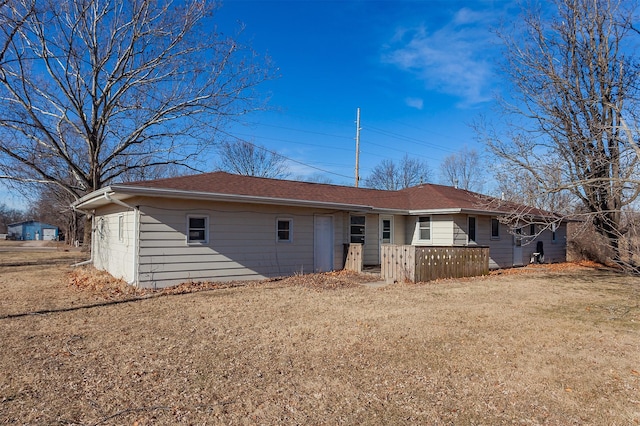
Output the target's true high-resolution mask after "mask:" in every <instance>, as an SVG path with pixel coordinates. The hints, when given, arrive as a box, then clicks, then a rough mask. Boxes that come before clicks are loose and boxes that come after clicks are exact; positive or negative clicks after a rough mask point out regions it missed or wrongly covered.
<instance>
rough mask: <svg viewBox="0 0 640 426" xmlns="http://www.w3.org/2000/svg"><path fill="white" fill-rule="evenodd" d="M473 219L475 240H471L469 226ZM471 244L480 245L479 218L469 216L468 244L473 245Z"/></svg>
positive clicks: (468, 228) (468, 227) (469, 228)
mask: <svg viewBox="0 0 640 426" xmlns="http://www.w3.org/2000/svg"><path fill="white" fill-rule="evenodd" d="M471 219H473V222H474V229H473V233H474V236H473V238H471V227H470V226H469V221H470V220H471ZM471 243H473V244H478V217H477V216H467V244H471Z"/></svg>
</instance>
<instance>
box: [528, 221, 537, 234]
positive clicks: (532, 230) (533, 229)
mask: <svg viewBox="0 0 640 426" xmlns="http://www.w3.org/2000/svg"><path fill="white" fill-rule="evenodd" d="M529 235H531V236H534V235H536V224H535V223H532V224H531V225H529Z"/></svg>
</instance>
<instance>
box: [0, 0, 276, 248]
mask: <svg viewBox="0 0 640 426" xmlns="http://www.w3.org/2000/svg"><path fill="white" fill-rule="evenodd" d="M216 8H217V5H216V4H214V3H212V2H211V1H207V0H185V1H181V2H175V1H171V0H133V1H131V0H12V1H8V2H6V3H4V4H0V19H2V26H1V28H0V46H3V47H4V50H2V51H1V52H0V53H1V55H0V177H2V178H5V179H9V180H11V181H13V182H20V183H25V182H30V183H43V184H47V185H55V186H58V187H59V188H60V189H62V190H63V191H66V192H67V193H68V194H69V195H70V196H71V198H72V199H77V198H78V197H81V196H82V195H84V194H86V193H87V192H89V191H93V190H96V189H99V188H101V187H103V186H104V185H107V184H109V183H110V182H114V181H115V182H117V181H119V180H124V179H125V176H126V175H132V174H136V173H138V174H139V175H140V176H143V175H144V171H145V170H149V169H151V168H154V167H155V168H157V167H163V166H167V165H177V166H180V167H183V168H188V169H191V170H198V169H199V168H201V167H202V166H204V165H205V164H206V163H207V162H208V161H209V160H210V159H209V150H211V149H212V147H213V144H214V143H215V141H216V131H217V130H218V129H221V128H223V127H224V126H225V124H226V123H227V120H229V119H230V118H232V117H237V116H240V115H243V114H245V113H247V112H249V111H251V110H253V109H256V108H261V107H262V103H261V102H262V100H261V99H260V97H259V96H258V94H257V92H256V86H257V85H258V84H259V83H261V82H262V81H264V80H266V79H269V78H271V77H272V74H271V67H270V66H269V64H268V61H266V60H265V59H263V58H261V57H259V56H258V55H256V54H255V52H253V51H252V50H250V49H249V48H247V47H244V46H242V45H241V44H239V38H240V35H239V34H237V35H235V36H232V37H228V36H224V35H223V34H221V33H219V32H218V31H217V29H216V27H215V25H214V21H213V19H214V17H215V15H214V12H215V11H216ZM240 31H241V29H240ZM87 228H89V227H87ZM86 237H87V238H88V237H89V236H88V235H87V236H86Z"/></svg>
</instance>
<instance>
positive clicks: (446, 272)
mask: <svg viewBox="0 0 640 426" xmlns="http://www.w3.org/2000/svg"><path fill="white" fill-rule="evenodd" d="M380 260H381V264H380V269H381V274H382V278H383V279H384V280H385V281H387V282H404V281H412V282H423V281H431V280H437V279H439V278H461V277H474V276H477V275H486V274H488V273H489V247H418V246H407V245H394V244H383V245H382V248H381V259H380Z"/></svg>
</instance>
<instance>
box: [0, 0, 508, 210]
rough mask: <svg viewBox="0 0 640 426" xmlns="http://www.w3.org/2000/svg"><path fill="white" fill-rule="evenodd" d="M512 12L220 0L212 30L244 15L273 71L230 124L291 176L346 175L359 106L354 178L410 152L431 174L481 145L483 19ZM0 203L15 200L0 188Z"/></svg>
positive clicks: (434, 1) (500, 7) (413, 4)
mask: <svg viewBox="0 0 640 426" xmlns="http://www.w3.org/2000/svg"><path fill="white" fill-rule="evenodd" d="M517 12H518V11H517V8H516V7H515V2H513V1H507V0H467V1H462V0H460V1H458V0H422V1H419V0H411V1H408V0H407V1H371V0H345V1H338V0H226V1H225V2H224V3H223V5H222V7H221V9H219V10H218V11H217V12H216V15H215V17H214V22H216V25H217V26H218V29H219V30H222V31H223V32H225V33H228V34H233V33H234V32H235V31H236V30H237V29H238V26H239V24H240V23H242V24H244V26H245V29H244V32H243V34H242V37H241V41H242V42H244V43H249V44H251V46H252V47H253V48H254V49H255V50H256V51H257V52H258V53H260V54H266V55H268V56H269V57H270V58H271V59H272V61H273V63H274V65H275V66H276V67H277V68H278V72H277V73H278V75H279V78H277V79H275V80H273V81H269V82H266V83H265V84H264V85H263V86H262V87H261V88H260V90H262V91H264V92H268V93H269V94H270V102H269V107H270V110H269V111H264V112H258V113H252V114H250V115H247V116H244V117H242V119H241V122H239V123H237V124H235V125H233V126H232V127H230V128H229V129H227V130H228V131H229V133H230V134H231V135H233V137H234V138H238V139H242V140H247V141H250V142H253V143H256V144H259V145H263V146H265V147H266V148H268V149H270V150H273V151H276V152H278V153H280V154H282V155H284V156H286V157H287V158H289V159H291V160H292V161H290V163H289V165H290V168H291V171H292V176H291V177H293V178H296V177H305V176H311V175H321V176H323V177H325V178H328V179H330V180H331V181H332V182H333V183H336V184H346V185H353V183H354V166H355V134H356V125H355V119H356V109H357V108H360V109H361V129H362V130H361V133H360V137H361V147H360V176H361V178H363V179H364V178H366V176H367V175H368V174H369V173H370V172H371V170H372V169H373V167H375V165H376V164H378V163H380V162H381V161H382V160H384V159H391V160H394V161H397V160H399V159H400V158H402V157H403V156H404V155H405V154H409V155H411V156H413V157H415V158H419V159H421V160H425V161H426V162H427V163H428V164H429V166H430V168H431V170H432V176H431V181H434V182H438V180H439V165H440V162H441V161H442V159H443V158H444V157H446V156H447V155H450V154H452V153H455V152H457V151H458V150H460V149H461V148H462V147H463V146H464V145H467V146H468V147H470V148H476V149H477V150H479V151H482V149H483V147H482V146H481V145H479V144H478V142H476V141H475V138H474V137H475V134H474V132H473V130H472V129H471V128H470V127H469V123H470V122H471V121H473V120H474V119H475V118H477V117H478V116H479V115H481V114H483V115H486V116H489V117H490V116H491V114H492V105H493V103H492V99H493V95H494V94H495V93H496V92H498V91H500V90H501V88H503V83H502V82H501V79H500V77H499V70H498V66H499V64H498V61H499V60H500V59H499V54H500V51H499V48H498V45H497V40H496V38H495V36H494V35H493V33H492V32H491V31H490V30H491V28H494V27H496V26H499V25H500V24H501V23H503V21H504V22H508V21H509V20H511V19H512V18H513V16H515V15H516V14H517ZM214 162H215V159H212V160H211V164H212V168H213V164H214ZM0 203H5V204H8V205H9V206H18V207H19V206H21V205H23V203H22V201H21V197H20V196H19V195H16V194H13V195H12V194H10V193H9V192H8V191H6V190H5V191H3V190H2V188H1V187H0Z"/></svg>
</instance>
